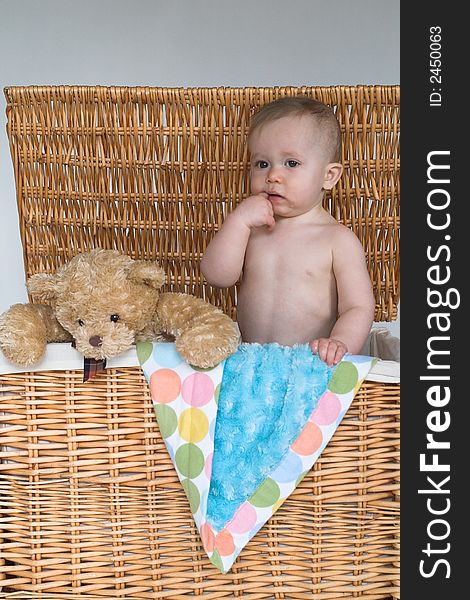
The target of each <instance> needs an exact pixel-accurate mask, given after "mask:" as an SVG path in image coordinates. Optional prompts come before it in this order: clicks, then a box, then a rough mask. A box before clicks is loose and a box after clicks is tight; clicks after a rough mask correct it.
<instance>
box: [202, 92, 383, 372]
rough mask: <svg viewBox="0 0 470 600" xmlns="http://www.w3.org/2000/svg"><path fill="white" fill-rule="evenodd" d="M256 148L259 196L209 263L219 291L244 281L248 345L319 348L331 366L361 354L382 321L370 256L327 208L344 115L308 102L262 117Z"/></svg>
mask: <svg viewBox="0 0 470 600" xmlns="http://www.w3.org/2000/svg"><path fill="white" fill-rule="evenodd" d="M248 145H249V150H250V154H251V189H252V195H251V196H249V197H248V198H246V199H245V200H243V201H242V202H241V203H240V204H239V205H238V207H237V208H236V209H235V210H234V211H233V212H232V213H230V214H229V215H228V216H227V218H226V220H225V222H224V224H223V226H222V227H221V229H220V231H219V232H218V233H217V234H216V235H215V236H214V238H213V239H212V241H211V242H210V244H209V246H208V247H207V250H206V252H205V254H204V256H203V258H202V263H201V270H202V273H203V274H204V276H205V278H206V280H207V281H208V282H209V283H210V284H211V285H214V286H216V287H229V286H232V285H234V284H235V283H236V282H237V281H238V279H239V278H240V276H241V284H240V289H239V294H238V300H237V315H238V317H237V318H238V324H239V327H240V331H241V334H242V339H243V341H244V342H259V343H269V342H277V343H279V344H281V345H285V346H292V345H294V344H303V343H309V344H310V347H311V349H312V351H313V352H314V353H317V354H318V355H319V356H320V358H321V359H322V360H323V361H325V362H326V363H327V364H328V365H329V366H332V365H334V364H337V363H338V362H339V361H340V360H341V358H342V357H343V356H344V354H345V353H346V352H351V353H353V354H357V353H359V352H360V350H361V348H362V346H363V344H364V341H365V340H366V338H367V335H368V334H369V332H370V328H371V325H372V321H373V318H374V306H375V305H374V297H373V293H372V286H371V282H370V277H369V273H368V271H367V268H366V261H365V257H364V251H363V248H362V245H361V243H360V242H359V240H358V239H357V237H356V236H355V235H354V233H353V232H352V231H351V230H350V229H348V228H347V227H345V226H344V225H341V224H339V223H338V222H337V221H336V220H335V219H334V218H333V217H332V216H331V215H330V214H329V213H328V212H327V211H326V210H325V209H324V208H323V207H322V200H323V194H324V191H325V190H330V189H331V188H332V187H333V186H334V185H335V184H336V182H337V181H338V179H339V178H340V176H341V173H342V166H341V164H340V163H339V162H338V161H339V160H340V152H341V132H340V127H339V123H338V121H337V119H336V117H335V116H334V113H333V112H332V111H331V109H330V108H328V107H327V106H326V105H324V104H322V103H321V102H318V101H316V100H313V99H311V98H308V97H307V96H299V97H293V98H292V97H291V98H289V97H286V98H281V99H279V100H276V101H274V102H272V103H270V104H268V105H267V106H265V107H264V108H262V109H261V110H260V111H259V112H258V113H257V114H255V115H254V117H253V119H252V123H251V127H250V134H249V138H248Z"/></svg>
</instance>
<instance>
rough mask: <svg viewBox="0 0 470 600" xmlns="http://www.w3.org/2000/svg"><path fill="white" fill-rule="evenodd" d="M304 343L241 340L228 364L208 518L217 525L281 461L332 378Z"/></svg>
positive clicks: (222, 522)
mask: <svg viewBox="0 0 470 600" xmlns="http://www.w3.org/2000/svg"><path fill="white" fill-rule="evenodd" d="M331 375H332V369H331V368H329V367H328V366H327V365H326V364H325V363H324V362H323V361H322V360H320V358H318V356H313V355H312V352H311V350H310V348H309V347H308V346H306V345H304V346H295V347H293V348H288V347H283V346H279V345H278V344H267V345H259V344H242V346H241V347H240V349H239V351H238V352H237V353H236V354H234V355H233V356H231V357H230V358H228V359H227V361H226V363H225V368H224V374H223V379H222V385H221V391H220V396H219V410H218V413H217V423H216V428H215V439H214V459H213V461H212V479H211V486H210V491H209V499H208V504H207V518H208V520H209V521H210V522H211V523H212V524H213V525H214V526H215V527H217V528H221V527H223V525H224V523H226V522H227V521H229V520H230V519H231V518H232V516H233V514H234V513H235V510H236V509H237V507H238V506H239V505H240V504H241V503H242V502H243V501H244V500H246V499H247V498H249V497H250V496H251V494H252V493H253V492H254V491H255V490H256V488H257V487H258V486H259V485H260V483H261V482H262V481H263V480H264V479H265V478H266V477H267V476H268V475H269V474H270V473H271V472H272V471H273V469H274V468H275V467H276V465H278V464H279V462H280V460H281V458H282V457H283V456H284V455H285V454H286V453H287V451H288V450H289V447H290V446H291V444H292V442H293V441H294V440H295V439H296V438H297V437H298V435H299V434H300V432H301V430H302V428H303V426H304V425H305V423H306V422H307V420H308V418H309V416H310V414H311V413H312V411H313V409H314V408H315V407H316V405H317V402H318V400H319V398H320V396H321V395H322V394H323V393H324V391H325V390H326V387H327V385H328V382H329V381H330V379H331Z"/></svg>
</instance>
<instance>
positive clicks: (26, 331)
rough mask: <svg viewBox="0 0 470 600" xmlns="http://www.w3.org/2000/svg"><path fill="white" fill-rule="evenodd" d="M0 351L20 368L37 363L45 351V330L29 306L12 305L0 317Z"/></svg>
mask: <svg viewBox="0 0 470 600" xmlns="http://www.w3.org/2000/svg"><path fill="white" fill-rule="evenodd" d="M0 350H1V351H2V352H3V354H4V356H5V358H6V359H7V360H8V361H9V362H11V363H13V364H15V365H18V366H20V367H29V366H31V365H34V364H35V363H37V362H39V360H40V359H41V358H42V357H43V356H44V352H45V350H46V329H45V326H44V323H43V322H42V321H41V319H40V317H39V316H38V315H37V314H36V312H35V310H34V309H33V308H31V307H30V306H29V305H27V304H26V305H22V304H16V305H13V306H12V307H11V308H10V309H9V310H8V311H7V312H6V313H4V314H3V315H1V317H0Z"/></svg>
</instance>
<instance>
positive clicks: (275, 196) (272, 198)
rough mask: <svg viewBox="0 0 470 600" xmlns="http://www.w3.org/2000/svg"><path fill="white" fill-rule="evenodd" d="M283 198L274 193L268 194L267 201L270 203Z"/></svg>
mask: <svg viewBox="0 0 470 600" xmlns="http://www.w3.org/2000/svg"><path fill="white" fill-rule="evenodd" d="M283 198H284V196H281V194H276V193H275V192H268V199H269V200H271V202H276V200H282V199H283Z"/></svg>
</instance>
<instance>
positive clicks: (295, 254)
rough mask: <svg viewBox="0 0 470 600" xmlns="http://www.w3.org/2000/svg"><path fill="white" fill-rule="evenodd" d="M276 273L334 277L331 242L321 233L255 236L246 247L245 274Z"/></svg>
mask: <svg viewBox="0 0 470 600" xmlns="http://www.w3.org/2000/svg"><path fill="white" fill-rule="evenodd" d="M263 274H264V275H265V276H274V275H276V276H277V277H284V278H291V277H292V278H295V279H301V280H304V281H305V282H306V283H308V282H309V281H312V282H318V281H321V280H324V279H329V278H330V277H333V254H332V248H331V245H330V244H329V243H328V240H327V239H325V236H321V235H302V234H299V235H292V236H283V235H274V234H273V235H270V234H267V235H260V236H253V239H250V242H249V244H248V247H247V252H246V256H245V266H244V276H250V275H251V276H253V277H260V276H262V275H263Z"/></svg>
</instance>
